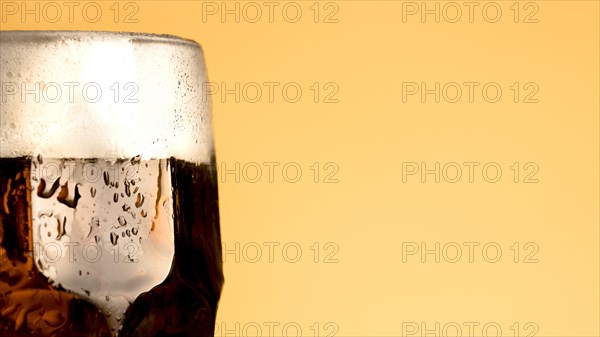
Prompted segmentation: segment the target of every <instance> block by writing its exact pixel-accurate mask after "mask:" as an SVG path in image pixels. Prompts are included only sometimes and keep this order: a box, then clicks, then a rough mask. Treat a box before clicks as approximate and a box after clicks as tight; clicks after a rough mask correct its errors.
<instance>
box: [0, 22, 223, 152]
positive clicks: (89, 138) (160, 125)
mask: <svg viewBox="0 0 600 337" xmlns="http://www.w3.org/2000/svg"><path fill="white" fill-rule="evenodd" d="M0 81H1V87H0V157H21V156H35V155H37V154H42V155H43V156H46V157H54V158H129V157H135V156H138V155H140V156H141V158H142V159H150V158H167V157H171V156H173V157H176V158H179V159H184V160H188V161H191V162H195V163H201V162H207V161H209V160H210V156H211V155H212V151H213V138H212V130H211V125H210V123H211V116H210V111H211V107H210V99H209V97H208V96H207V95H206V94H205V90H204V87H205V86H204V85H203V84H204V83H206V82H207V75H206V68H205V64H204V56H203V53H202V49H201V47H200V46H199V45H198V44H197V43H195V42H193V41H189V40H185V39H181V38H176V37H171V36H161V35H148V34H139V33H116V32H77V31H69V32H67V31H55V32H50V31H46V32H41V31H33V32H27V31H3V32H0Z"/></svg>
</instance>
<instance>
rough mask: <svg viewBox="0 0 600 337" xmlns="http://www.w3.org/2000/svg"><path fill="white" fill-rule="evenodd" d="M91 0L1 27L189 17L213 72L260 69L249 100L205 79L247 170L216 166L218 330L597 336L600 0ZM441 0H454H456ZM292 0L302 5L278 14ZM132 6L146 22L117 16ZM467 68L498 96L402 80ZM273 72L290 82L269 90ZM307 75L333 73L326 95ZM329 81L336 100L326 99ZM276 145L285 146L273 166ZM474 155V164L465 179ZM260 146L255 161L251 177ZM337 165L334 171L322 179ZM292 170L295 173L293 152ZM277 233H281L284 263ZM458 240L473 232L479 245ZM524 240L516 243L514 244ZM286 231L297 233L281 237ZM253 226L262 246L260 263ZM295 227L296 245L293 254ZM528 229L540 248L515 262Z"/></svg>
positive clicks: (235, 78) (466, 77)
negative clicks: (221, 258)
mask: <svg viewBox="0 0 600 337" xmlns="http://www.w3.org/2000/svg"><path fill="white" fill-rule="evenodd" d="M7 2H10V1H2V4H3V6H5V4H6V3H7ZM13 3H17V4H19V6H20V4H21V1H16V2H13ZM57 3H58V4H62V2H57ZM77 3H78V4H79V6H80V7H77V8H82V7H83V6H84V5H85V4H86V2H77ZM96 3H97V4H98V5H99V6H100V7H101V8H102V10H103V12H102V17H101V18H100V19H99V21H98V22H95V23H91V22H86V20H85V18H83V17H82V15H81V11H80V10H76V11H75V15H74V20H73V22H69V19H68V16H67V13H66V12H65V13H63V16H62V18H61V19H60V20H59V21H58V22H56V23H53V22H48V21H49V20H47V19H48V18H50V17H49V16H48V17H44V16H43V15H42V17H41V18H40V20H39V21H40V22H39V23H36V22H35V17H34V16H31V15H30V16H27V17H25V20H22V18H20V17H19V16H18V15H11V16H6V18H5V17H2V21H1V22H0V24H1V29H3V30H14V29H23V30H30V29H49V30H63V29H64V30H109V31H134V32H151V33H166V34H173V35H179V36H182V37H186V38H190V39H193V40H196V41H198V42H199V43H200V44H201V45H202V46H203V49H204V52H205V55H206V61H207V67H208V72H209V79H210V81H212V82H215V83H218V84H219V86H220V89H223V87H222V86H221V83H225V85H226V86H227V88H228V89H231V88H233V87H234V85H235V83H236V82H239V83H240V88H243V87H244V85H247V84H248V83H252V82H256V83H258V84H259V85H261V86H262V88H263V95H262V96H261V98H260V99H259V100H258V101H257V102H255V103H252V102H250V100H251V98H253V97H254V94H253V93H254V92H253V91H252V92H250V91H248V92H246V95H243V92H240V94H242V96H241V97H240V102H239V103H238V102H236V101H235V97H234V95H233V94H229V95H226V96H225V99H222V97H221V96H220V95H219V94H217V95H215V96H214V97H213V103H214V106H213V124H214V131H215V139H216V149H217V161H218V162H219V163H220V164H221V163H225V165H227V169H230V170H231V169H233V168H234V167H235V163H236V162H239V163H240V171H241V172H240V173H239V177H240V181H239V182H236V181H235V175H234V174H228V175H223V171H222V170H221V172H220V173H221V174H220V185H219V189H220V190H219V193H220V207H221V208H220V211H221V230H222V239H223V242H224V243H225V245H226V248H227V249H228V250H231V249H234V247H235V245H236V243H239V245H240V246H239V247H240V252H239V253H228V254H227V255H226V256H225V258H226V261H225V263H224V266H225V277H226V285H225V288H224V291H223V294H222V298H221V302H220V307H219V312H218V317H217V325H218V329H217V332H216V334H215V335H217V336H225V335H226V334H227V335H229V336H230V335H232V334H245V335H256V334H257V331H256V329H255V327H256V325H258V326H260V327H261V331H260V335H261V336H269V335H271V330H270V329H269V326H273V330H272V331H273V332H274V334H275V335H279V336H281V335H290V336H293V335H295V328H294V326H299V327H300V328H301V329H302V334H303V335H305V336H315V335H318V336H326V335H328V333H333V334H334V335H336V336H398V335H401V334H403V333H404V332H406V331H403V325H402V322H405V323H406V322H409V323H408V325H410V322H414V323H415V324H417V325H420V324H421V323H423V322H424V323H425V324H427V325H426V328H428V329H432V328H434V327H435V323H436V322H439V323H440V330H441V329H442V328H443V327H444V325H446V327H448V329H450V325H448V323H450V322H456V323H457V324H459V325H460V326H461V327H462V334H461V335H462V336H468V332H469V331H468V328H467V326H466V325H465V324H464V323H465V322H476V323H475V324H479V326H478V327H475V333H476V334H477V335H481V334H482V327H483V325H485V324H487V323H490V322H496V323H497V324H499V325H500V326H501V328H502V332H503V334H504V335H506V336H514V335H515V331H514V328H513V329H511V328H510V327H511V326H513V327H514V325H513V324H514V322H518V323H519V325H520V327H519V333H518V335H519V336H526V335H527V332H532V331H533V326H534V325H535V326H537V327H538V328H539V330H538V331H537V332H536V334H535V335H536V336H598V335H600V330H599V329H600V328H599V316H600V311H599V300H600V297H599V296H600V294H599V284H600V280H599V265H600V261H599V250H598V245H599V239H600V236H599V202H600V201H599V194H598V188H599V179H598V172H599V161H598V154H599V147H598V145H599V133H598V132H599V118H598V116H599V109H600V108H599V86H598V83H599V58H600V56H599V52H598V44H599V40H600V37H599V31H600V28H599V13H600V12H599V3H598V1H535V2H530V3H532V4H533V5H532V4H529V5H526V3H527V2H525V1H521V2H519V3H518V7H519V8H520V12H519V17H518V18H516V19H517V21H518V22H517V23H515V22H514V21H515V16H514V15H515V11H514V8H515V7H513V9H511V8H510V6H513V4H514V1H508V2H506V1H497V2H496V4H498V6H500V8H501V9H502V16H501V17H500V19H499V20H498V22H496V23H489V22H486V20H485V18H484V17H483V16H482V14H481V8H483V6H484V5H485V4H486V2H477V4H478V6H477V7H475V12H474V16H473V22H472V23H471V22H469V18H468V12H467V7H465V6H464V2H457V3H458V5H460V6H461V7H462V9H463V13H462V17H461V19H460V20H459V21H458V22H457V23H449V22H447V21H446V20H445V19H451V17H453V16H454V12H451V11H450V10H451V9H452V8H451V7H447V8H446V9H447V10H448V12H446V14H447V15H446V16H443V15H442V17H440V22H439V23H436V22H435V20H434V16H433V15H428V16H426V17H425V22H421V21H422V20H421V17H420V16H419V15H412V16H407V17H406V18H405V20H403V13H404V14H406V13H405V12H404V11H403V10H406V9H407V6H409V5H408V4H406V3H403V2H401V1H330V2H327V1H322V2H319V3H318V4H317V7H318V8H319V15H318V17H315V14H316V8H317V7H312V8H311V6H314V3H315V1H296V2H295V5H288V7H286V8H288V10H289V11H288V12H287V14H288V16H287V17H284V15H283V14H282V12H281V8H283V6H284V5H285V4H286V2H278V3H276V4H277V6H276V7H274V9H275V11H274V15H273V22H269V21H270V20H269V15H268V14H269V13H268V8H269V7H267V5H265V4H264V2H261V1H259V2H256V4H258V6H260V7H261V8H262V10H263V12H262V16H261V17H260V18H259V19H258V22H256V23H251V22H248V21H250V20H252V19H253V18H254V17H255V12H253V11H252V10H253V8H254V7H244V6H247V2H239V6H240V10H241V11H242V12H241V13H240V14H241V16H240V22H239V23H237V22H235V16H234V15H232V14H230V15H227V16H226V17H225V20H222V18H221V17H220V16H219V15H218V14H217V15H208V16H206V17H205V18H204V19H203V13H204V14H206V12H205V11H204V12H203V10H206V9H207V8H209V9H212V7H207V6H211V4H208V2H201V1H135V2H129V3H130V5H129V7H127V8H126V7H125V6H127V5H126V3H127V2H126V1H123V2H119V4H118V5H119V8H120V13H119V16H118V17H116V18H115V16H114V14H115V12H114V11H111V9H109V7H110V6H112V5H113V4H114V2H113V1H97V2H96ZM439 3H440V9H441V10H443V8H444V5H446V4H447V2H439ZM27 4H28V5H29V6H30V7H31V8H33V6H34V2H28V3H27ZM39 4H40V6H41V7H40V8H43V6H44V5H45V4H47V2H39ZM131 4H133V5H131ZM212 4H216V5H217V6H222V5H221V1H217V2H213V3H212ZM416 4H417V6H420V4H421V1H418V2H416ZM296 5H297V6H299V7H300V8H301V10H302V14H301V16H300V17H299V19H298V22H296V23H289V22H286V20H285V19H286V18H287V19H289V18H293V17H294V11H293V9H294V8H295V7H293V8H292V7H290V6H296ZM61 6H62V5H61ZM227 6H229V7H228V8H234V6H235V2H232V1H228V2H227ZM252 6H253V5H252ZM427 6H429V7H428V8H434V6H435V2H432V1H428V2H427ZM526 6H529V7H526ZM3 8H4V7H3ZM64 8H65V7H63V9H64ZM244 8H246V10H247V12H244ZM290 8H291V9H290ZM536 8H537V13H535V15H533V16H532V17H530V18H529V19H536V20H537V22H530V23H525V22H523V21H525V20H526V19H525V17H526V16H527V14H529V13H532V12H533V10H534V9H536ZM133 9H137V13H135V15H134V16H133V17H131V18H133V19H136V20H137V21H138V22H137V23H128V22H124V21H125V16H126V14H127V13H130V12H131V11H132V10H133ZM219 10H220V9H219ZM334 10H335V11H337V12H336V13H335V14H334V15H333V16H331V17H329V19H335V20H337V22H329V23H326V22H324V21H327V20H326V17H327V15H328V14H330V13H332V12H333V11H334ZM49 13H50V12H49ZM90 13H92V12H90ZM4 14H6V13H4ZM51 14H52V13H50V14H48V15H51ZM92 14H93V13H92ZM219 14H220V12H219ZM419 14H420V13H419ZM488 15H489V16H488V18H489V17H493V16H494V12H493V8H492V9H489V12H488ZM131 18H130V19H131ZM5 19H6V20H5ZM115 20H116V21H117V22H116V23H115V22H114V21H115ZM315 20H316V21H318V22H316V23H315ZM335 20H334V21H335ZM403 21H406V22H403ZM49 56H50V55H49ZM157 66H160V65H157ZM470 81H471V82H480V83H481V86H482V85H483V84H485V83H488V82H496V83H498V85H500V87H501V88H502V90H503V91H502V97H501V99H500V101H498V102H497V103H488V102H486V101H485V100H484V99H483V96H482V95H481V94H477V90H476V94H475V96H474V102H473V103H471V102H469V100H468V94H467V92H466V87H464V86H463V89H464V90H463V96H462V98H461V99H460V100H459V101H458V102H456V103H450V102H446V101H445V100H444V98H443V97H442V98H441V99H440V102H439V103H436V102H434V98H433V95H428V96H426V97H425V98H426V101H425V102H422V101H421V99H420V97H419V95H414V96H408V97H407V99H406V102H403V99H402V93H403V82H416V83H421V82H425V83H426V84H427V88H432V87H433V86H434V83H435V82H440V83H441V86H443V85H444V84H446V83H449V82H457V83H459V84H462V83H463V82H470ZM264 82H279V83H280V85H279V86H278V87H276V90H275V95H274V97H273V98H274V99H273V102H270V101H269V99H268V91H267V87H265V86H264V85H262V83H264ZM290 82H292V83H297V84H298V85H299V86H300V87H301V89H302V96H301V97H300V100H299V101H298V102H296V103H290V102H287V101H286V100H285V98H286V97H284V96H282V94H281V92H280V91H278V90H277V88H279V89H281V88H282V86H283V85H284V84H286V83H290ZM314 82H318V83H319V86H320V88H321V89H320V91H319V93H320V96H319V98H318V102H317V103H315V102H314V99H315V97H314V90H311V89H310V87H311V85H313V83H314ZM328 82H332V85H331V86H329V87H328V88H324V85H325V84H326V83H328ZM514 82H518V83H520V87H521V89H522V91H521V92H520V94H521V95H520V97H519V99H518V101H519V102H518V103H515V102H514V100H513V99H514V96H513V94H514V92H513V91H512V90H511V89H510V88H509V87H510V86H511V85H512V84H513V83H514ZM527 82H533V83H535V84H537V88H538V89H539V91H538V92H537V93H536V94H535V97H534V98H536V99H538V100H539V101H538V102H537V103H524V102H523V100H524V95H525V94H526V93H529V92H531V88H529V89H528V90H525V89H523V86H524V85H525V83H527ZM481 86H479V88H481ZM248 88H249V89H251V87H248ZM313 88H314V87H313ZM332 88H337V89H338V91H337V93H335V95H334V96H333V98H335V99H337V103H336V102H330V103H325V102H324V100H325V98H324V95H325V94H326V93H330V92H331V91H332ZM240 90H241V89H240ZM492 92H493V91H490V93H492ZM289 93H293V91H289ZM248 98H250V99H248ZM264 162H277V163H279V166H277V167H275V170H274V173H275V175H274V177H273V182H272V183H271V182H269V177H268V167H267V166H264V164H263V163H264ZM315 162H317V163H318V167H319V173H320V175H319V177H318V183H315V181H314V179H315V177H314V174H315V168H316V166H311V165H313V163H315ZM329 162H331V163H333V164H331V165H330V166H327V167H325V164H326V163H329ZM407 162H415V163H418V164H420V163H422V162H424V163H426V164H427V165H428V166H427V168H428V169H431V168H433V167H434V164H435V163H436V162H439V163H440V165H441V167H443V166H444V165H445V164H447V163H451V162H456V163H458V164H459V165H460V166H461V167H462V169H463V176H462V177H461V179H460V180H459V181H458V182H456V183H450V182H448V181H446V180H448V179H444V178H448V177H449V176H453V175H454V173H453V172H454V171H452V170H450V171H448V172H447V173H448V175H446V176H441V178H440V182H439V183H436V182H435V181H434V176H433V175H427V176H426V177H425V178H426V182H425V183H423V182H421V180H420V176H419V175H414V176H407V177H406V182H403V177H402V172H403V163H407ZM464 162H478V163H480V166H478V168H476V170H475V176H474V181H473V182H472V183H470V182H469V180H468V171H467V167H466V166H464V164H463V163H464ZM489 162H492V163H497V164H498V165H499V166H500V167H501V168H502V173H503V175H502V177H501V179H500V181H499V182H497V183H489V182H486V181H485V180H484V179H483V177H482V175H481V168H482V166H483V165H484V164H486V163H489ZM514 162H518V163H519V167H520V177H519V179H518V180H519V182H518V183H515V182H514V181H513V178H514V170H511V168H510V167H511V165H513V163H514ZM529 162H531V163H534V164H532V165H534V166H535V167H537V168H539V171H538V172H537V173H536V174H535V175H534V177H533V178H535V179H537V180H538V182H537V183H524V182H523V180H525V175H526V173H529V172H531V171H532V167H534V166H529V168H528V169H525V167H524V166H525V164H526V163H529ZM248 163H250V164H249V165H247V164H248ZM252 163H257V164H258V165H260V167H261V168H262V176H261V177H260V179H259V180H258V182H256V183H252V182H251V179H252V178H254V175H255V173H254V172H255V171H254V170H253V168H252V167H253V166H252V165H254V164H252ZM286 163H292V164H293V165H296V164H297V165H298V166H300V167H301V169H302V176H301V177H300V178H299V181H298V182H297V183H290V182H287V181H286V180H285V179H284V178H289V176H286V177H283V176H282V173H281V168H282V167H283V165H285V164H286ZM292 164H290V165H292ZM244 165H247V168H248V170H246V171H245V172H246V175H244V174H243V172H242V171H243V170H242V168H243V167H244ZM290 165H288V166H290ZM311 167H312V168H313V169H311ZM336 167H337V168H338V171H337V172H336V173H335V174H334V176H333V178H334V179H337V183H335V182H334V183H324V180H325V175H326V174H327V173H329V172H332V171H333V169H334V168H336ZM513 168H514V167H513ZM220 169H221V167H220ZM489 172H490V175H491V176H492V177H493V170H491V171H489ZM288 173H290V175H291V176H292V178H293V176H294V170H293V168H292V169H290V170H289V171H288ZM268 242H274V244H278V245H279V246H274V253H275V254H274V255H273V260H272V262H271V261H269V256H268V253H269V249H268V246H266V245H265V243H268ZM403 242H409V243H410V242H414V243H417V244H420V243H421V242H425V243H426V244H427V248H428V249H431V248H434V247H435V246H434V245H435V243H436V242H439V243H440V245H441V247H444V245H445V244H447V243H450V242H456V243H458V244H459V245H461V246H462V247H463V256H462V258H461V260H460V261H459V262H457V263H450V262H448V261H446V260H447V259H448V256H454V253H452V254H450V253H448V252H449V251H446V253H448V254H450V255H448V254H446V255H441V261H440V262H439V263H436V262H435V261H434V256H433V255H431V254H430V255H426V256H425V257H426V258H427V260H426V262H425V263H422V262H421V260H420V255H415V256H406V262H403V250H402V249H403ZM464 242H477V243H479V244H480V246H479V247H478V248H476V250H475V255H474V261H473V263H470V262H469V260H468V256H466V255H467V253H468V250H467V248H466V246H464V245H463V243H464ZM490 242H492V243H497V244H498V245H499V246H500V247H501V248H502V256H501V258H500V261H499V262H497V263H491V262H487V261H486V260H485V259H484V258H483V257H482V253H481V248H482V246H483V245H484V244H486V243H490ZM515 242H517V243H518V246H519V247H520V249H521V250H520V256H519V259H518V260H519V262H514V260H513V259H514V250H511V248H510V247H511V246H512V245H513V244H514V243H515ZM315 243H316V245H315ZM328 243H329V244H328ZM527 243H531V244H530V245H529V246H526V244H527ZM286 244H287V245H288V246H292V248H290V249H289V250H288V251H287V253H288V254H287V255H284V254H283V253H282V247H283V246H284V245H286ZM256 245H259V246H260V247H261V253H262V255H261V257H260V260H259V261H258V262H256V263H253V259H254V257H255V255H256V250H255V248H256ZM298 246H299V247H300V248H301V249H302V256H301V257H299V261H298V262H297V263H292V262H289V260H290V257H291V258H293V257H294V255H295V250H294V248H293V247H298ZM244 247H246V249H244ZM311 247H312V248H311ZM513 247H514V246H513ZM533 247H537V248H539V250H538V251H537V252H536V253H535V254H534V255H533V258H535V259H537V261H538V262H537V263H523V261H524V260H525V259H526V258H525V256H526V255H527V253H531V252H532V251H533V249H534V248H533ZM317 248H318V249H317ZM525 248H527V249H525ZM316 251H319V256H318V257H315V253H316ZM493 252H494V251H493V250H490V251H489V253H490V255H491V256H492V257H493V255H494V254H493ZM236 254H237V255H238V256H237V257H238V258H239V262H236V260H235V258H236ZM328 254H331V255H329V256H327V255H328ZM286 258H287V260H286ZM315 258H317V262H315ZM336 261H337V262H336ZM325 262H336V263H325ZM315 322H316V323H318V327H317V325H315ZM528 322H533V323H532V324H530V325H527V326H525V325H526V324H527V323H528ZM236 323H239V326H240V328H239V330H235V324H236ZM328 323H329V324H328ZM286 324H287V325H286ZM296 324H297V325H296ZM467 324H468V323H467ZM284 325H285V326H286V327H287V328H288V329H287V330H285V331H284V330H283V326H284ZM488 325H489V324H488ZM405 326H406V324H405ZM223 327H225V328H226V329H227V330H228V331H223ZM244 327H246V329H244ZM526 327H527V329H526ZM230 330H232V331H230ZM446 331H450V332H449V333H451V334H455V332H453V331H454V330H453V329H450V330H446ZM488 334H489V335H492V336H493V335H494V328H490V330H488ZM421 335H424V334H422V331H419V332H418V333H417V334H416V336H421Z"/></svg>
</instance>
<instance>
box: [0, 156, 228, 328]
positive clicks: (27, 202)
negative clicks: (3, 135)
mask: <svg viewBox="0 0 600 337" xmlns="http://www.w3.org/2000/svg"><path fill="white" fill-rule="evenodd" d="M56 163H59V165H55V164H56ZM49 167H51V168H59V169H61V172H58V171H52V172H51V170H49V169H48V168H49ZM161 181H162V182H165V181H166V183H167V186H168V187H169V188H165V186H164V185H163V186H162V190H161ZM144 186H154V187H156V191H157V193H154V194H153V193H152V192H151V190H148V191H149V192H147V193H144V192H143V190H144ZM0 202H1V203H0V261H1V264H0V335H2V336H6V337H11V336H19V337H21V336H40V337H42V336H44V337H45V336H56V337H63V336H64V337H67V336H76V337H79V336H81V337H84V336H85V337H88V336H90V337H91V336H95V337H110V336H124V337H125V336H127V337H130V336H131V337H133V336H148V337H151V336H212V335H213V333H214V320H215V315H216V310H217V304H218V300H219V296H220V293H221V288H222V285H223V273H222V262H221V261H222V260H221V245H220V242H221V239H220V231H219V213H218V193H217V177H216V171H215V162H214V156H213V157H212V160H211V162H210V163H202V164H194V163H190V162H187V161H183V160H178V159H175V158H169V159H164V160H140V159H139V158H129V159H127V160H102V159H54V160H45V159H43V158H41V157H37V158H29V157H20V158H0ZM103 205H104V206H103ZM103 207H104V208H103ZM107 207H108V208H107ZM115 207H118V209H119V211H118V212H117V211H115ZM102 209H104V210H105V211H104V212H105V213H104V215H102V214H103V213H102V212H100V210H102ZM152 209H154V211H153V210H152ZM159 209H160V210H159ZM161 210H162V211H161ZM161 212H162V213H164V214H162V218H161V216H159V214H160V213H161ZM78 213H85V214H83V215H82V214H78ZM72 214H76V215H75V216H70V217H69V215H72ZM168 218H170V219H172V222H169V223H170V224H171V225H168V224H167V225H165V223H164V222H165V221H166V220H165V219H168ZM161 219H162V220H161ZM159 220H160V221H163V223H158V221H159ZM78 221H79V222H78ZM69 222H73V223H72V224H70V223H69ZM167 222H168V221H167ZM86 226H87V227H86ZM145 226H146V227H149V228H150V230H149V232H147V233H146V234H144V233H143V232H144V227H145ZM82 228H83V229H85V230H83V231H82ZM161 228H162V229H161ZM169 229H170V230H172V233H173V234H172V240H173V242H172V243H170V244H167V245H165V246H167V247H173V249H174V251H173V252H170V251H169V249H168V248H167V249H163V251H162V252H160V253H161V254H162V255H163V256H167V257H170V256H171V254H172V258H171V259H158V258H157V259H156V260H154V261H152V260H153V258H152V256H149V255H151V254H154V253H153V252H152V249H151V248H152V247H149V246H148V245H149V243H148V242H149V241H151V240H152V235H155V234H154V231H157V232H159V233H158V234H160V235H161V236H164V235H165V232H164V231H167V232H166V233H167V234H166V236H167V237H169V235H168V231H169ZM160 230H163V232H160ZM78 231H79V232H81V233H79V234H77V232H78ZM158 234H156V235H158ZM161 240H162V238H159V241H157V242H159V243H161V242H163V241H161ZM86 241H87V242H88V243H87V245H88V248H89V247H95V248H94V249H95V250H94V249H88V256H87V257H86V251H85V250H77V248H78V247H79V246H81V245H82V244H83V243H84V242H86ZM123 242H125V245H122V244H121V243H123ZM59 243H60V245H59ZM127 244H130V246H129V248H131V247H134V249H125V251H118V249H117V248H119V247H121V248H122V247H127ZM94 245H95V246H94ZM50 247H54V248H56V247H63V248H65V247H68V248H73V247H75V248H73V250H72V251H70V252H67V251H66V250H64V251H62V253H61V254H56V250H54V251H53V253H54V255H53V256H48V254H50V253H49V251H50V250H51V249H50ZM84 247H85V245H84ZM106 247H108V249H106ZM156 248H157V249H162V248H161V247H156ZM136 250H139V251H142V252H146V255H147V256H146V257H144V255H140V256H136V254H134V253H139V252H138V251H136ZM89 251H93V252H95V253H94V254H91V253H89ZM102 252H104V254H107V252H111V254H112V255H107V256H104V257H101V258H99V257H98V256H99V255H100V254H101V253H102ZM156 254H159V253H156ZM91 255H93V256H91ZM156 256H158V255H156ZM144 258H146V260H148V259H150V261H146V262H144ZM169 260H170V263H169V265H167V266H165V265H163V266H153V267H152V268H154V269H155V270H158V272H150V271H148V270H145V269H148V268H149V267H144V268H145V269H144V270H141V271H140V270H138V269H139V268H140V265H143V264H144V263H154V264H159V262H162V263H163V264H164V263H165V261H169ZM136 268H137V269H136ZM115 270H121V273H120V274H118V275H115V273H116V272H115ZM132 270H133V272H130V271H132ZM165 271H166V272H165ZM90 273H91V275H93V277H90V276H89V275H90ZM163 274H164V275H163ZM165 275H166V277H164V279H162V278H163V276H165ZM103 280H108V281H106V282H104V283H103ZM157 280H159V281H157ZM61 281H62V282H64V283H61ZM95 282H96V283H95ZM111 282H112V283H111ZM153 282H155V283H156V284H153ZM104 284H108V286H106V287H103V285H104ZM99 285H100V286H99ZM149 285H151V287H150V286H149ZM86 287H88V288H86ZM144 287H146V288H149V289H144ZM141 289H143V290H144V291H141ZM129 290H131V291H130V292H131V293H127V292H128V291H129ZM122 294H126V295H122ZM113 295H114V296H113ZM99 297H102V298H101V299H102V300H104V301H106V303H103V302H100V299H99ZM123 298H126V299H127V300H126V302H125V305H120V304H121V303H120V302H119V300H121V302H122V300H123ZM111 301H117V304H111ZM112 309H114V310H112Z"/></svg>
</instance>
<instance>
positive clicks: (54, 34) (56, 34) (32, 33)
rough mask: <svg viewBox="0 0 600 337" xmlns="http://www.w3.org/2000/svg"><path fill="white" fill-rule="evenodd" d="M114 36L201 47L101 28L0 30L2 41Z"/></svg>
mask: <svg viewBox="0 0 600 337" xmlns="http://www.w3.org/2000/svg"><path fill="white" fill-rule="evenodd" d="M94 37H98V38H115V39H121V40H127V41H130V42H131V43H135V44H142V43H163V44H170V45H186V46H191V47H196V48H199V49H202V47H201V46H200V44H199V43H198V42H196V41H194V40H191V39H186V38H183V37H180V36H176V35H171V34H156V33H144V32H129V31H103V30H0V40H1V41H2V42H3V43H4V42H8V41H17V42H48V41H56V40H59V39H64V38H69V39H75V40H77V39H85V38H92V39H93V38H94Z"/></svg>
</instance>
